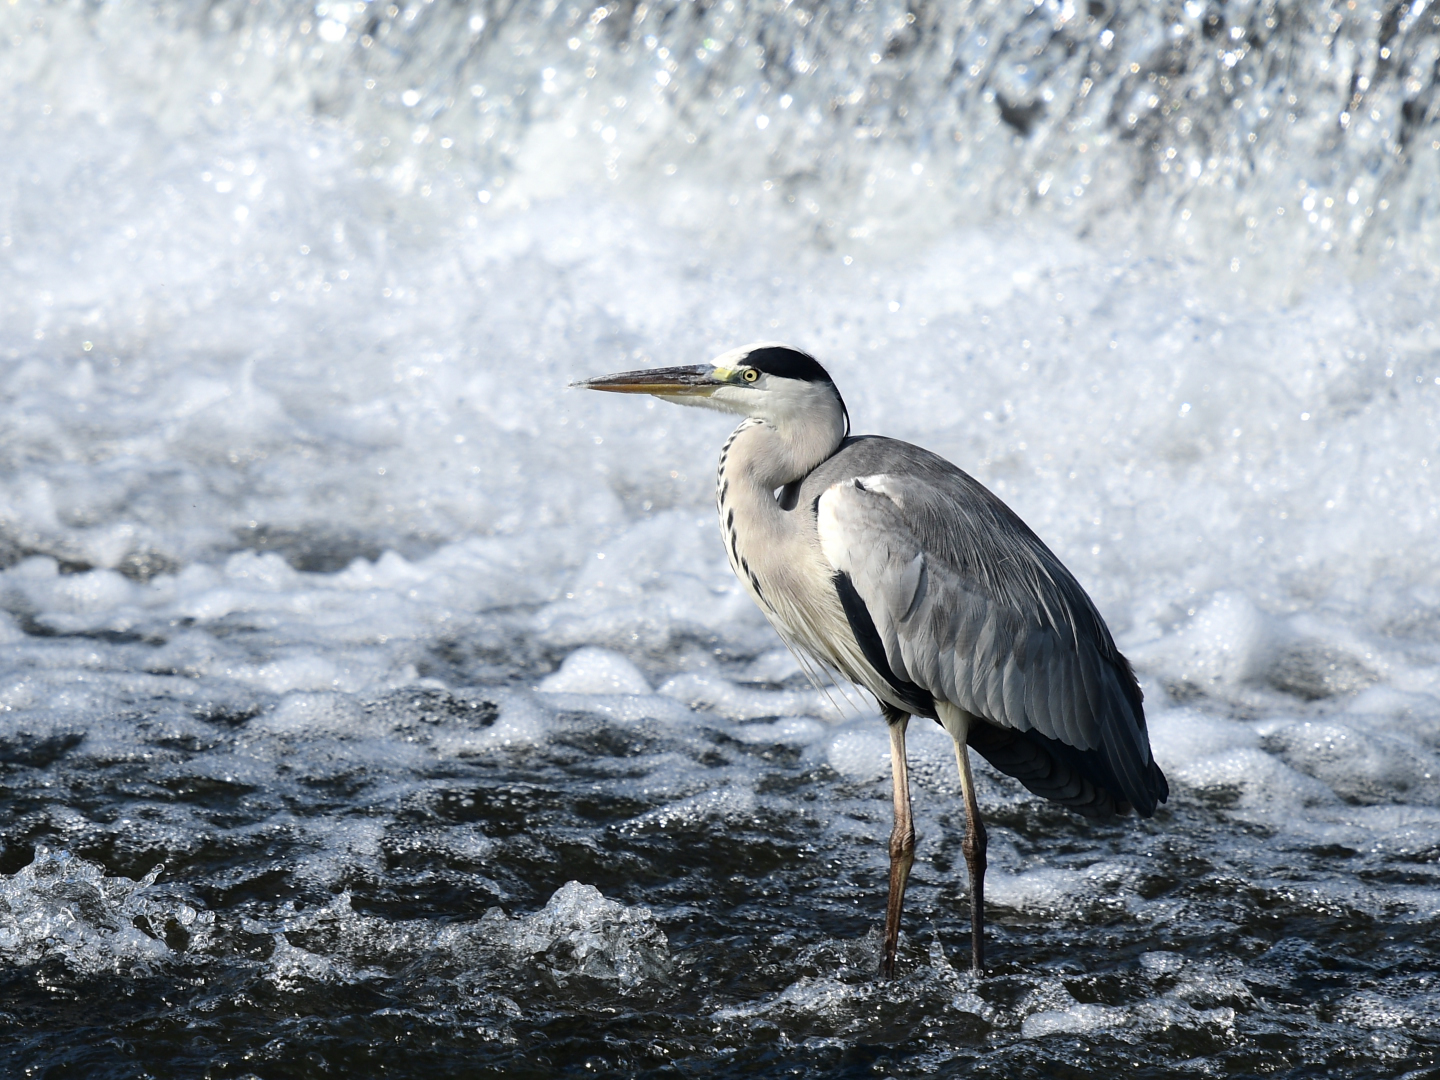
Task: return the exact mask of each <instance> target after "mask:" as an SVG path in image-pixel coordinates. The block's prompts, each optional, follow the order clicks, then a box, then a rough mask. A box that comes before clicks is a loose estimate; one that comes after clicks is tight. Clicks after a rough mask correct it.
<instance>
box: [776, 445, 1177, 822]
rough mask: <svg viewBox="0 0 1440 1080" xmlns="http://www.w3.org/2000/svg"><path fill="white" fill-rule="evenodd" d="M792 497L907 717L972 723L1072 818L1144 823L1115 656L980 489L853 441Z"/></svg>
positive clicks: (1065, 577)
mask: <svg viewBox="0 0 1440 1080" xmlns="http://www.w3.org/2000/svg"><path fill="white" fill-rule="evenodd" d="M807 496H808V498H809V499H810V500H812V506H813V512H814V513H815V515H816V527H817V530H818V532H819V535H820V540H821V546H822V549H823V550H824V552H825V555H826V558H827V559H829V561H830V563H831V565H832V566H833V567H834V568H835V571H836V588H837V590H839V592H840V594H841V598H842V602H844V601H847V600H848V602H846V604H845V606H846V614H847V616H848V617H849V619H850V622H851V626H852V629H854V630H855V631H856V637H857V638H858V639H859V640H860V642H861V645H862V648H865V649H866V654H867V659H868V660H870V662H871V665H872V666H874V667H875V668H876V670H877V671H880V673H881V677H882V678H884V679H885V680H886V682H887V684H888V685H890V686H892V687H896V688H900V689H901V690H903V693H904V695H905V696H904V697H903V698H902V700H903V702H904V703H905V704H906V705H907V707H909V708H910V709H911V711H914V712H922V713H927V712H928V713H929V714H930V715H933V711H930V710H926V709H925V708H924V707H923V706H924V699H925V697H926V695H929V696H931V697H934V698H941V699H943V700H945V701H949V702H951V703H952V704H954V705H956V706H958V707H959V708H961V709H964V710H965V711H966V712H968V713H970V714H971V715H972V716H974V717H977V718H979V719H980V720H982V721H985V722H986V723H984V724H980V725H972V733H971V738H970V743H971V745H972V746H974V747H975V749H976V750H977V751H979V752H980V753H981V754H982V755H984V756H985V757H986V758H987V759H988V760H989V761H990V762H991V764H993V765H995V766H996V767H997V768H999V769H1000V770H1001V771H1003V772H1006V773H1008V774H1010V775H1012V776H1015V777H1016V778H1017V779H1019V780H1020V781H1021V782H1022V783H1025V784H1026V785H1027V786H1028V787H1029V788H1030V789H1031V790H1032V791H1035V792H1036V793H1037V794H1040V795H1043V796H1045V797H1047V798H1051V799H1055V800H1057V801H1059V802H1062V803H1065V804H1066V805H1069V806H1072V807H1073V808H1074V809H1076V810H1079V811H1081V812H1082V813H1091V814H1105V813H1109V812H1112V811H1114V810H1121V811H1123V810H1125V809H1128V808H1129V807H1133V808H1134V809H1135V810H1137V811H1138V812H1139V813H1141V814H1144V815H1146V816H1148V815H1150V814H1151V813H1153V812H1154V809H1155V806H1156V804H1157V802H1163V801H1164V800H1165V798H1166V797H1167V795H1168V785H1167V784H1166V781H1165V777H1164V775H1163V773H1161V771H1160V769H1159V767H1158V766H1157V765H1156V764H1155V762H1154V760H1153V759H1152V757H1151V754H1150V743H1149V738H1148V736H1147V734H1146V730H1145V713H1144V708H1143V705H1142V703H1141V697H1142V695H1141V692H1140V687H1139V685H1138V684H1137V683H1136V681H1135V676H1134V674H1133V673H1132V671H1131V669H1130V665H1129V663H1128V662H1127V661H1126V660H1125V658H1124V656H1122V655H1121V654H1120V652H1119V650H1118V649H1116V647H1115V643H1114V641H1113V639H1112V638H1111V636H1110V632H1109V630H1108V629H1107V628H1106V626H1105V623H1104V621H1103V620H1102V619H1101V618H1100V615H1099V613H1098V612H1097V611H1096V609H1095V606H1094V604H1093V603H1092V602H1091V601H1090V598H1089V597H1088V596H1087V595H1086V594H1085V591H1084V590H1083V589H1082V588H1081V587H1080V585H1079V583H1078V582H1077V581H1076V580H1075V579H1074V577H1073V576H1071V574H1070V572H1069V571H1068V570H1066V569H1065V567H1064V566H1063V565H1062V564H1061V562H1060V560H1059V559H1057V558H1056V557H1055V556H1054V554H1053V553H1052V552H1051V551H1050V550H1049V549H1048V548H1047V547H1046V546H1045V545H1044V544H1043V543H1042V542H1041V541H1040V540H1039V538H1038V537H1036V536H1035V534H1034V533H1032V532H1031V531H1030V529H1029V528H1028V527H1027V526H1026V525H1025V524H1024V523H1023V522H1022V521H1021V520H1020V519H1019V518H1018V517H1017V516H1016V515H1015V514H1014V513H1013V512H1012V511H1011V510H1010V509H1009V508H1008V507H1007V506H1006V505H1005V504H1004V503H1003V502H1001V501H1000V500H999V499H998V498H996V497H995V496H994V495H993V494H991V493H990V492H989V491H988V490H987V489H986V488H985V487H984V486H983V485H981V484H979V483H978V482H977V481H975V480H974V479H972V478H971V477H969V476H968V475H966V474H965V473H964V472H962V471H961V470H959V469H957V468H955V466H953V465H951V464H950V463H949V462H947V461H945V460H944V459H943V458H939V457H937V456H935V455H933V454H930V453H928V452H927V451H924V450H922V449H920V448H919V447H913V446H909V445H908V444H905V443H899V442H895V441H894V440H889V439H878V438H869V439H856V440H851V441H850V442H849V443H848V444H847V445H846V446H845V447H844V448H842V449H841V451H840V452H839V453H838V454H837V455H836V456H835V457H834V458H832V459H830V461H828V462H826V463H825V465H822V466H821V468H820V469H817V470H816V472H815V473H814V474H812V475H811V477H809V478H808V479H807V480H806V483H805V485H804V487H803V488H802V492H801V498H802V499H805V498H807ZM847 594H848V595H847ZM867 619H868V621H869V625H868V626H867V625H866V620H867ZM871 653H876V655H873V656H872V655H871ZM891 696H892V697H895V696H898V695H896V694H893V693H892V695H891ZM917 706H918V707H917Z"/></svg>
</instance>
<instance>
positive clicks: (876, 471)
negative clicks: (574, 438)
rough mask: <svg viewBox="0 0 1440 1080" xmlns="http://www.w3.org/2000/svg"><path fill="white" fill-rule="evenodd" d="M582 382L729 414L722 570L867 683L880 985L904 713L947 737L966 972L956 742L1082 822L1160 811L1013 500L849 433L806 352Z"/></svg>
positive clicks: (721, 502) (1103, 666) (892, 902)
mask: <svg viewBox="0 0 1440 1080" xmlns="http://www.w3.org/2000/svg"><path fill="white" fill-rule="evenodd" d="M581 385H584V386H587V387H589V388H591V389H596V390H609V391H616V392H621V393H647V394H654V395H656V396H657V397H661V398H664V399H666V400H669V401H674V402H676V403H678V404H692V405H705V406H708V407H710V408H717V409H721V410H725V411H730V412H737V413H740V414H742V415H743V416H744V417H745V419H744V421H743V422H742V423H741V424H740V426H739V427H737V428H736V429H735V431H734V433H733V434H732V435H731V436H730V438H729V439H728V440H727V441H726V443H725V446H724V448H723V449H722V450H721V453H720V463H719V474H718V477H717V481H716V501H717V504H718V508H719V512H720V524H721V530H722V534H723V536H724V540H725V549H726V554H727V555H728V557H729V559H730V565H731V567H732V568H733V569H734V571H735V574H736V576H737V577H738V578H739V579H740V581H741V582H742V584H743V585H744V586H745V588H746V589H747V590H748V591H749V592H750V594H751V596H752V597H754V599H755V602H756V603H757V604H759V605H760V608H761V609H762V610H763V611H764V612H765V614H766V616H767V617H768V618H769V620H770V622H771V624H772V625H773V626H774V627H775V629H776V631H777V632H778V633H779V634H780V636H781V637H782V638H783V639H784V640H785V642H786V643H787V644H788V645H790V646H791V647H792V648H793V649H794V650H795V651H796V652H797V654H799V655H801V656H808V657H809V658H811V659H813V660H815V661H817V662H819V663H820V664H823V665H826V666H828V667H830V668H832V669H834V670H836V671H838V672H839V673H840V674H841V675H843V676H845V677H846V678H849V679H850V680H852V681H853V682H855V683H857V684H859V685H861V686H864V687H865V688H866V689H868V690H869V691H870V692H871V693H872V694H874V695H875V697H876V699H877V700H878V701H879V702H880V705H881V708H882V711H883V712H884V714H885V716H886V719H887V720H888V721H889V723H890V735H891V753H892V779H893V788H894V802H895V828H894V830H893V831H892V833H891V838H890V856H891V871H890V899H889V904H888V906H887V909H886V923H885V939H884V940H885V952H884V956H883V959H882V971H883V972H884V974H886V975H889V974H890V973H891V972H892V971H893V968H894V964H895V954H896V943H897V939H898V936H899V926H900V915H901V907H902V904H903V898H904V892H905V884H906V881H907V878H908V875H909V871H910V866H911V863H912V862H913V859H914V845H915V834H914V828H913V825H912V822H911V814H910V796H909V782H908V779H907V776H908V773H907V770H906V765H905V730H906V724H907V723H908V721H909V718H910V716H912V715H919V716H927V717H930V718H932V719H935V720H937V721H938V722H939V723H940V724H941V725H942V726H943V727H944V728H945V730H946V731H948V732H949V733H950V735H951V737H952V738H953V739H954V741H955V748H956V761H957V763H958V765H959V769H960V778H961V786H962V789H963V794H964V798H965V810H966V832H965V838H964V841H963V843H962V850H963V851H964V854H965V859H966V863H967V865H968V867H969V871H970V890H971V918H972V942H971V949H972V963H973V966H974V968H975V970H976V971H980V970H981V969H982V968H983V964H984V952H983V935H982V928H983V890H984V878H985V847H986V837H985V829H984V826H983V823H982V822H981V820H980V812H979V806H978V803H977V801H976V798H975V790H974V784H973V779H972V777H971V774H970V764H969V757H968V749H969V748H971V747H973V748H974V749H975V750H976V751H977V752H978V753H980V754H981V755H982V756H983V757H985V758H986V760H988V761H989V762H990V763H991V764H992V765H993V766H994V767H995V768H997V769H999V770H1000V771H1001V772H1003V773H1006V774H1008V775H1010V776H1013V777H1015V778H1016V779H1017V780H1019V781H1020V782H1021V783H1022V784H1024V785H1025V786H1026V787H1027V788H1029V789H1030V790H1031V791H1032V792H1034V793H1036V794H1037V795H1040V796H1043V797H1044V798H1047V799H1051V800H1054V801H1056V802H1059V803H1062V804H1064V805H1065V806H1068V807H1070V808H1071V809H1073V810H1076V811H1077V812H1079V813H1081V814H1085V815H1088V816H1105V815H1109V814H1112V813H1115V812H1117V811H1118V812H1126V811H1129V810H1131V809H1134V810H1135V811H1138V812H1139V813H1140V814H1142V815H1145V816H1149V815H1150V814H1152V813H1154V811H1155V807H1156V805H1157V804H1159V803H1162V802H1164V801H1165V799H1166V798H1167V796H1168V794H1169V788H1168V785H1167V784H1166V781H1165V776H1164V774H1163V773H1162V772H1161V771H1160V768H1159V767H1158V766H1157V765H1156V764H1155V761H1154V759H1153V758H1152V757H1151V754H1150V743H1149V738H1148V735H1147V733H1146V730H1145V710H1144V706H1143V704H1142V700H1141V697H1142V696H1141V692H1140V687H1139V684H1138V683H1137V682H1136V680H1135V675H1134V673H1133V672H1132V671H1131V669H1130V665H1129V663H1128V662H1127V661H1126V660H1125V657H1124V656H1122V655H1121V654H1120V651H1119V650H1118V649H1117V648H1116V647H1115V642H1114V640H1113V639H1112V638H1111V636H1110V631H1109V630H1108V629H1107V628H1106V626H1105V622H1104V620H1103V619H1102V618H1101V617H1100V614H1099V612H1098V611H1096V609H1095V605H1094V604H1093V603H1092V602H1091V601H1090V598H1089V597H1088V596H1087V595H1086V594H1085V590H1084V589H1082V588H1081V587H1080V585H1079V583H1078V582H1077V581H1076V580H1075V578H1074V577H1073V576H1072V575H1071V574H1070V572H1069V571H1068V570H1066V569H1065V567H1064V565H1063V564H1062V563H1061V562H1060V560H1059V559H1057V558H1056V557H1055V555H1054V553H1052V552H1051V551H1050V549H1049V548H1047V547H1046V546H1045V545H1044V543H1042V542H1041V541H1040V539H1039V538H1038V537H1037V536H1036V535H1035V534H1034V533H1033V532H1031V531H1030V529H1029V528H1028V527H1027V526H1026V525H1025V523H1024V522H1022V521H1021V520H1020V518H1019V517H1017V516H1016V515H1015V513H1014V512H1013V511H1011V510H1010V508H1009V507H1007V506H1006V505H1005V504H1004V503H1003V502H1001V501H1000V500H999V499H998V498H996V497H995V496H994V495H993V494H991V492H990V491H988V490H987V489H986V488H985V487H984V486H983V485H982V484H980V483H979V482H977V481H976V480H975V479H973V478H972V477H970V476H969V475H967V474H966V473H964V472H962V471H961V470H960V469H958V468H956V467H955V466H954V465H952V464H950V463H949V462H948V461H945V460H944V459H943V458H940V457H938V456H936V455H935V454H932V453H930V452H929V451H927V450H923V449H921V448H920V447H918V446H912V445H910V444H909V443H903V442H897V441H895V440H893V439H886V438H881V437H878V436H864V437H858V438H856V437H851V436H850V434H849V414H848V412H847V411H846V409H845V404H844V402H843V401H842V400H841V398H840V394H839V391H838V390H836V388H835V385H834V383H833V382H832V381H831V379H830V376H829V375H828V374H827V373H826V372H825V370H824V369H823V368H822V367H820V365H819V364H818V363H816V362H815V360H814V359H813V358H811V357H809V356H807V355H806V354H804V353H801V352H799V351H797V350H794V349H790V348H788V347H786V346H782V345H771V344H764V345H750V346H745V347H744V348H741V349H736V350H732V351H731V352H729V353H726V354H724V355H723V356H721V357H718V358H717V359H716V360H715V362H714V364H713V365H706V366H703V367H695V368H666V369H658V370H651V371H633V372H622V373H620V374H618V375H608V376H604V377H602V378H598V379H591V380H588V381H587V382H585V383H583V384H581Z"/></svg>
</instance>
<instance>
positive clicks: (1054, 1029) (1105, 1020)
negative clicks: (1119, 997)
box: [1020, 1004, 1130, 1039]
mask: <svg viewBox="0 0 1440 1080" xmlns="http://www.w3.org/2000/svg"><path fill="white" fill-rule="evenodd" d="M1129 1022H1130V1016H1129V1013H1128V1012H1127V1011H1126V1010H1125V1009H1116V1008H1111V1007H1110V1006H1108V1005H1090V1004H1085V1005H1080V1004H1077V1005H1072V1006H1070V1008H1068V1009H1066V1010H1064V1011H1063V1012H1037V1013H1031V1014H1030V1015H1029V1016H1027V1017H1025V1019H1024V1020H1023V1021H1022V1022H1021V1024H1020V1035H1021V1037H1022V1038H1026V1039H1043V1038H1044V1037H1045V1036H1047V1035H1081V1034H1085V1033H1087V1032H1091V1031H1106V1030H1108V1029H1110V1028H1117V1027H1124V1026H1126V1025H1127V1024H1128V1023H1129Z"/></svg>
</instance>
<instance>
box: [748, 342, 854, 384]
mask: <svg viewBox="0 0 1440 1080" xmlns="http://www.w3.org/2000/svg"><path fill="white" fill-rule="evenodd" d="M744 362H745V363H747V364H749V365H750V366H751V367H753V368H755V369H756V370H757V371H763V372H765V374H766V375H775V376H777V377H778V378H781V379H799V380H800V381H801V382H826V383H829V384H830V385H831V386H834V385H835V380H834V379H832V378H830V373H829V372H828V371H826V370H825V369H824V368H823V367H821V366H820V363H819V361H818V360H816V359H815V358H814V357H813V356H811V355H809V354H808V353H803V352H801V351H800V350H799V349H791V348H789V347H787V346H785V345H771V346H768V347H766V348H763V349H756V350H755V351H754V352H752V353H750V354H749V355H748V356H746V357H745V361H744Z"/></svg>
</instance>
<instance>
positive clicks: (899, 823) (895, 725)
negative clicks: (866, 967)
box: [880, 708, 915, 979]
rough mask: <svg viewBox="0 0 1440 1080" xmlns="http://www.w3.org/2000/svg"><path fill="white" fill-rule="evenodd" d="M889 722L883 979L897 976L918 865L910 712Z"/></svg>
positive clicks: (892, 715) (888, 714)
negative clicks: (891, 802)
mask: <svg viewBox="0 0 1440 1080" xmlns="http://www.w3.org/2000/svg"><path fill="white" fill-rule="evenodd" d="M885 719H886V720H888V721H889V722H890V777H891V780H892V781H893V783H894V794H895V827H894V828H893V829H892V830H891V831H890V899H889V902H888V903H887V904H886V905H885V952H884V956H883V958H882V959H881V961H880V977H881V978H882V979H892V978H894V977H895V951H896V949H897V948H898V947H899V943H900V910H901V908H902V907H904V904H905V883H906V881H908V880H909V878H910V867H911V865H912V864H913V863H914V862H915V823H914V821H913V820H912V819H911V817H910V772H909V768H908V765H907V763H906V761H905V728H906V727H907V726H908V725H909V723H910V716H909V714H908V713H903V712H899V711H898V710H894V709H889V708H887V709H886V710H885Z"/></svg>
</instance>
